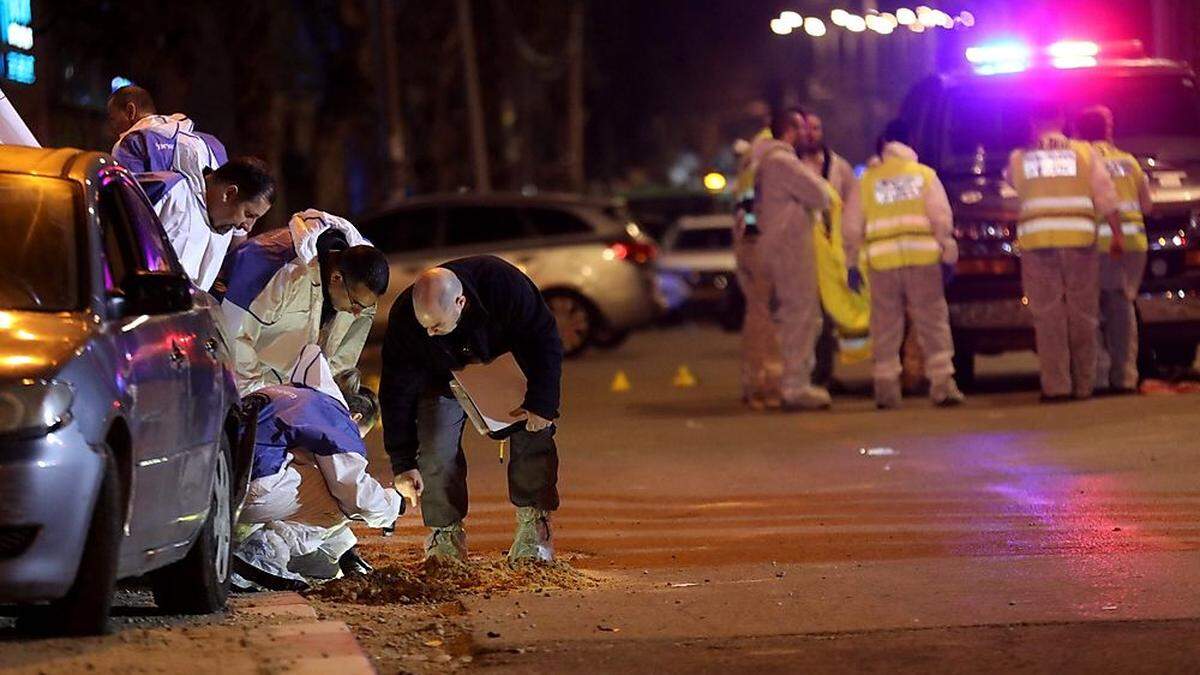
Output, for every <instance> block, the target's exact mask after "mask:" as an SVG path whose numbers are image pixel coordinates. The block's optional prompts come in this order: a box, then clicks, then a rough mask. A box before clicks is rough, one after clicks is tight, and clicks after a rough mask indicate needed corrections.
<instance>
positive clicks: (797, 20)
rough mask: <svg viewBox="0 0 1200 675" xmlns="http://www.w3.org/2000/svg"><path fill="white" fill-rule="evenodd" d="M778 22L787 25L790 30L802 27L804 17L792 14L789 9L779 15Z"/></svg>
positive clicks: (795, 13)
mask: <svg viewBox="0 0 1200 675" xmlns="http://www.w3.org/2000/svg"><path fill="white" fill-rule="evenodd" d="M779 20H780V21H782V22H784V23H785V24H787V25H788V26H789V27H790V28H791V29H792V30H795V29H797V28H799V27H800V26H803V25H804V17H802V16H800V14H799V13H797V12H793V11H791V10H790V9H789V10H784V11H782V12H780V13H779Z"/></svg>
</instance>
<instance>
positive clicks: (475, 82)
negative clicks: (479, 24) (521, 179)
mask: <svg viewBox="0 0 1200 675" xmlns="http://www.w3.org/2000/svg"><path fill="white" fill-rule="evenodd" d="M458 34H459V42H461V43H462V58H463V77H465V78H466V80H467V114H468V117H469V119H470V126H471V163H472V164H473V165H474V167H475V189H476V190H477V191H479V192H491V191H492V174H491V170H490V169H489V168H488V154H487V135H486V131H485V130H484V126H483V97H482V94H481V93H480V90H479V64H478V63H477V62H476V59H475V27H474V23H473V22H472V19H471V0H458Z"/></svg>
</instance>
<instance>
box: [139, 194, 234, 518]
mask: <svg viewBox="0 0 1200 675" xmlns="http://www.w3.org/2000/svg"><path fill="white" fill-rule="evenodd" d="M118 190H119V193H120V196H121V199H122V201H123V202H124V206H125V213H126V216H127V218H128V219H129V221H130V223H131V224H132V225H133V233H134V236H135V237H136V238H137V240H138V243H139V245H140V246H141V247H143V248H144V249H147V250H154V251H158V252H160V253H161V255H162V256H163V257H164V258H166V259H167V261H168V263H169V264H172V265H174V268H173V269H175V271H176V272H178V273H179V274H184V272H183V270H182V268H181V267H180V266H179V264H178V263H177V262H175V258H174V255H173V249H172V248H171V244H170V242H169V241H168V239H167V237H166V233H165V232H164V231H163V228H162V224H161V223H160V222H159V220H158V216H157V215H155V213H154V211H153V209H152V208H151V206H150V202H149V200H147V199H146V196H145V194H144V193H143V192H142V191H141V188H139V187H136V186H131V185H130V184H128V183H126V182H124V181H122V183H121V185H120V187H119V188H118ZM192 288H193V290H192V296H193V302H192V305H191V307H190V308H188V309H185V310H181V311H179V312H174V313H171V314H169V315H164V316H162V317H160V320H161V322H162V325H163V328H164V330H166V332H167V336H166V338H167V341H168V343H169V345H170V349H171V359H172V366H174V371H173V372H174V373H175V374H176V376H177V378H178V382H177V383H176V387H177V388H178V390H179V391H180V393H179V395H178V396H179V398H178V400H179V402H180V406H179V407H178V408H176V409H175V413H176V414H177V415H178V425H177V426H176V427H175V434H174V439H173V440H172V441H171V443H170V445H169V448H168V450H169V452H168V454H167V457H169V458H170V460H169V463H170V469H171V471H170V472H169V473H170V474H171V475H172V480H173V485H174V489H175V494H174V497H175V500H176V502H177V503H176V505H175V507H174V508H175V509H176V514H177V515H176V518H175V519H174V521H173V523H174V525H173V526H172V530H173V534H172V537H173V538H174V540H176V541H178V540H183V539H187V538H190V537H191V535H192V534H193V533H194V532H195V530H196V529H197V528H199V527H200V525H201V524H202V523H203V516H204V515H205V513H206V511H207V509H208V506H209V500H210V499H211V490H210V487H211V481H212V472H213V460H214V458H215V456H216V455H215V454H214V453H215V451H216V447H217V445H216V444H217V440H218V434H220V433H221V428H222V423H223V422H224V412H225V403H224V398H223V393H222V392H223V390H222V387H221V378H222V377H223V376H224V373H223V372H221V363H220V362H219V361H218V359H217V356H218V354H220V353H221V351H222V346H221V345H220V342H219V341H220V340H221V336H220V335H218V334H217V330H216V326H215V324H214V323H213V317H214V316H215V314H213V313H212V310H213V308H214V307H215V302H214V301H213V299H212V297H211V296H209V295H208V294H207V293H205V292H204V291H201V290H199V289H197V288H195V286H194V285H193V287H192Z"/></svg>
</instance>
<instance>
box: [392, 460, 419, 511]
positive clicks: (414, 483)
mask: <svg viewBox="0 0 1200 675" xmlns="http://www.w3.org/2000/svg"><path fill="white" fill-rule="evenodd" d="M392 486H393V487H395V488H396V492H399V493H400V496H401V497H403V498H404V499H406V500H408V505H409V506H411V507H413V508H416V506H417V500H418V499H420V498H421V493H422V492H424V491H425V482H424V481H422V480H421V472H420V471H418V470H417V469H412V470H410V471H405V472H404V473H402V474H400V475H399V476H396V478H395V480H393V481H392Z"/></svg>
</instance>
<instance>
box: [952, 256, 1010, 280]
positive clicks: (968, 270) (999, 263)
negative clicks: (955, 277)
mask: <svg viewBox="0 0 1200 675" xmlns="http://www.w3.org/2000/svg"><path fill="white" fill-rule="evenodd" d="M1016 271H1017V264H1016V262H1015V261H1013V260H1011V259H1008V258H972V259H968V260H959V261H958V264H957V265H955V266H954V272H955V273H956V274H961V275H964V276H966V275H976V276H1002V275H1005V274H1014V273H1015V272H1016Z"/></svg>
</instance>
